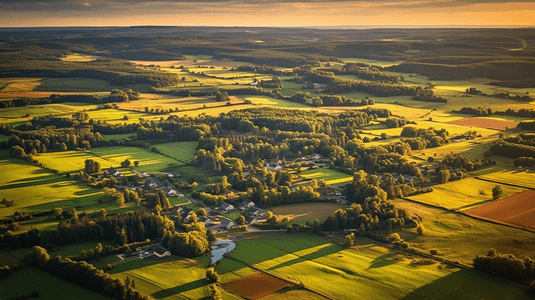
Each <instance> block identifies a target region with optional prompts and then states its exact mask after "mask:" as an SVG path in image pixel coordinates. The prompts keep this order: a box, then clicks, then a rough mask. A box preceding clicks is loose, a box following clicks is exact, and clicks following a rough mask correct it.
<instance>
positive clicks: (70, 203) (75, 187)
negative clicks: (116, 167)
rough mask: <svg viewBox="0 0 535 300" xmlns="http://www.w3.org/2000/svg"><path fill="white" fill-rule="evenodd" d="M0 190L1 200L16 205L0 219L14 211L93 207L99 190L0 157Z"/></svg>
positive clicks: (29, 165) (98, 196) (2, 209)
mask: <svg viewBox="0 0 535 300" xmlns="http://www.w3.org/2000/svg"><path fill="white" fill-rule="evenodd" d="M0 169H1V170H2V173H1V174H2V176H0V190H1V191H2V198H6V199H7V200H9V201H11V200H13V201H14V202H15V205H13V206H11V207H3V206H2V208H1V209H0V215H1V216H10V215H12V214H13V213H14V212H15V211H34V210H50V209H52V208H54V207H66V208H72V207H74V206H76V205H82V204H84V203H90V202H92V203H95V204H98V203H96V201H97V199H98V198H100V197H101V195H102V193H101V191H100V190H98V189H95V188H90V187H87V186H83V185H79V184H76V183H75V182H74V181H73V180H67V179H65V178H64V177H63V176H59V175H56V174H53V173H51V172H50V171H48V170H45V169H42V168H39V167H36V166H34V165H31V164H29V163H27V162H24V161H21V160H16V159H14V158H9V157H0Z"/></svg>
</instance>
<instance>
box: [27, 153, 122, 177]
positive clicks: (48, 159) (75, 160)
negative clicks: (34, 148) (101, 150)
mask: <svg viewBox="0 0 535 300" xmlns="http://www.w3.org/2000/svg"><path fill="white" fill-rule="evenodd" d="M92 150H93V149H92ZM34 159H35V160H37V161H38V162H40V163H42V164H43V165H44V166H45V167H47V168H50V169H53V170H57V171H58V172H59V173H70V172H77V171H80V170H83V169H84V168H85V161H86V160H87V159H92V160H94V161H97V162H98V163H100V166H101V168H102V169H105V168H109V167H112V166H113V167H117V166H119V165H120V162H112V161H110V160H108V159H104V158H102V157H99V156H97V155H95V154H93V153H92V152H89V151H61V152H48V153H42V154H39V155H37V156H35V157H34ZM123 160H124V159H123Z"/></svg>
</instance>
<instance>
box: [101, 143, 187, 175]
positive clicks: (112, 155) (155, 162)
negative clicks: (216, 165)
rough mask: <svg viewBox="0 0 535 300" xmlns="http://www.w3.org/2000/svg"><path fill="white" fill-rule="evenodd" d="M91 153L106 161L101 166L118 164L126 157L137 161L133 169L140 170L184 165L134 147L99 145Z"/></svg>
mask: <svg viewBox="0 0 535 300" xmlns="http://www.w3.org/2000/svg"><path fill="white" fill-rule="evenodd" d="M91 153H92V154H94V155H96V156H98V157H100V158H101V159H103V160H105V161H107V163H106V164H101V165H102V168H108V166H113V167H117V166H120V165H121V162H122V161H124V160H126V159H129V160H130V161H131V162H132V163H133V162H134V161H139V167H135V169H136V170H138V171H140V172H157V171H163V170H164V169H166V168H169V167H173V166H180V165H184V164H183V163H181V162H178V161H176V160H175V159H172V158H168V157H165V156H163V155H160V154H158V153H154V152H152V151H149V150H146V149H142V148H136V147H99V148H93V149H91Z"/></svg>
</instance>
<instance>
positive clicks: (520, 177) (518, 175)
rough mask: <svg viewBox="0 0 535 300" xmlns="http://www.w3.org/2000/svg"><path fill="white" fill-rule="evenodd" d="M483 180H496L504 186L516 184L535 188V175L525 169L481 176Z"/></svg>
mask: <svg viewBox="0 0 535 300" xmlns="http://www.w3.org/2000/svg"><path fill="white" fill-rule="evenodd" d="M480 177H481V178H483V179H489V180H494V181H497V182H501V183H504V184H515V185H519V186H524V187H528V188H535V173H533V172H532V171H529V172H527V171H526V170H525V169H516V170H511V169H509V170H501V171H498V172H492V173H489V174H484V175H481V176H480Z"/></svg>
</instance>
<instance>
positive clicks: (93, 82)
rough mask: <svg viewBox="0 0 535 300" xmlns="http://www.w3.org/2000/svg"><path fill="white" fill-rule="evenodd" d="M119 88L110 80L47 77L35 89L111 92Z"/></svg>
mask: <svg viewBox="0 0 535 300" xmlns="http://www.w3.org/2000/svg"><path fill="white" fill-rule="evenodd" d="M115 88H119V87H118V86H115V85H111V84H110V83H109V82H108V81H105V80H101V79H92V78H82V77H67V78H46V79H42V80H41V82H40V84H39V85H37V86H36V87H35V88H34V91H41V92H56V93H58V92H82V93H86V92H109V91H111V90H112V89H115Z"/></svg>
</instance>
